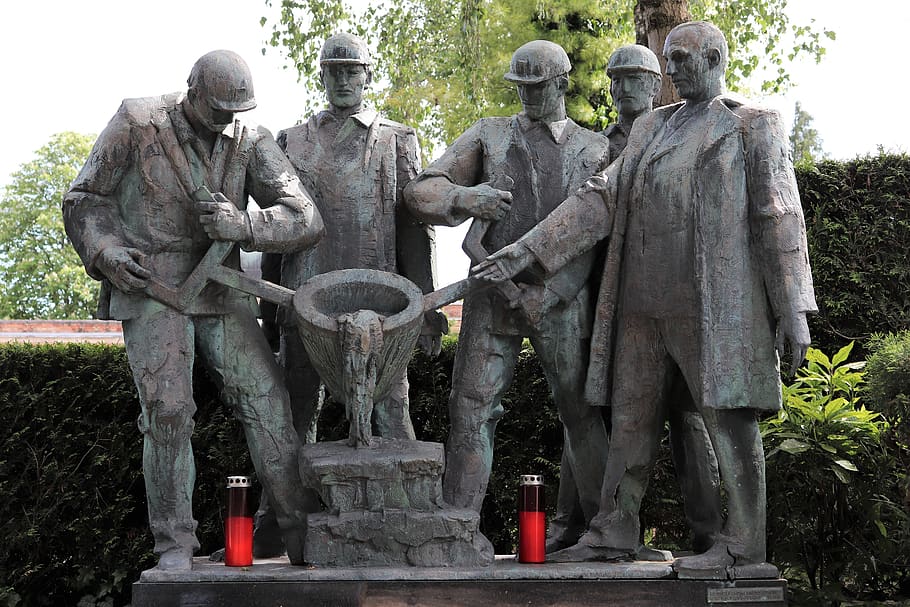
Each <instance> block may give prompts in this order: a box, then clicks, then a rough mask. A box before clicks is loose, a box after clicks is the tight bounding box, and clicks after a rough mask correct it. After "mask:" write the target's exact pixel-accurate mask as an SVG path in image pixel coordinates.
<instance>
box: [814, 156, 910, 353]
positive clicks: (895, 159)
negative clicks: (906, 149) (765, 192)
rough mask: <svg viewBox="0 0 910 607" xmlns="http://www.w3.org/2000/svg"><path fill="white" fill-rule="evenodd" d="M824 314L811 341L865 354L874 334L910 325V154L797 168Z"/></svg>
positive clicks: (816, 321)
mask: <svg viewBox="0 0 910 607" xmlns="http://www.w3.org/2000/svg"><path fill="white" fill-rule="evenodd" d="M796 179H797V182H798V184H799V192H800V197H801V199H802V203H803V208H804V209H805V214H806V230H807V232H808V239H809V258H810V262H811V263H812V273H813V277H814V279H815V295H816V299H817V300H818V304H819V314H818V315H817V316H815V317H813V318H812V319H810V328H811V330H812V341H813V345H815V346H816V347H817V348H819V349H821V350H823V351H824V352H836V351H837V350H839V349H840V348H841V347H843V346H845V345H847V343H849V342H850V341H854V340H855V341H856V342H857V350H858V351H857V353H858V354H860V355H863V354H865V352H866V348H865V342H866V341H867V340H868V339H869V337H870V336H871V335H872V334H873V333H887V332H889V331H900V330H903V329H910V256H908V255H907V252H908V251H910V156H907V155H906V154H880V155H878V156H866V157H862V158H857V159H855V160H851V161H848V162H838V161H833V160H826V161H823V162H819V163H818V164H817V165H808V166H801V167H797V171H796Z"/></svg>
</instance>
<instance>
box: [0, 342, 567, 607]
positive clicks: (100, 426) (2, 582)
mask: <svg viewBox="0 0 910 607" xmlns="http://www.w3.org/2000/svg"><path fill="white" fill-rule="evenodd" d="M454 350H455V341H454V340H448V341H447V342H446V344H445V347H444V349H443V352H442V355H441V356H440V357H439V358H438V359H437V360H435V361H430V360H428V359H427V358H426V357H424V356H423V355H421V354H420V353H417V354H416V355H415V359H414V361H412V364H411V367H410V377H411V386H412V394H413V400H412V403H411V412H412V418H413V420H414V425H415V429H416V431H417V434H418V436H419V437H420V438H421V439H424V440H434V441H440V442H442V441H444V440H445V435H446V432H447V420H448V414H447V412H446V401H447V398H448V392H449V387H450V380H449V378H450V375H451V368H452V362H453V358H454ZM514 386H516V388H513V389H512V390H511V391H510V392H509V393H508V394H507V395H506V397H505V401H506V406H508V407H509V409H510V410H511V412H510V414H509V415H506V416H505V418H504V419H503V420H502V421H501V423H500V426H499V431H498V432H497V460H496V465H495V470H494V473H493V478H492V479H491V483H490V487H491V490H490V495H489V497H488V498H487V500H486V503H485V505H484V510H483V529H484V531H485V532H486V533H487V534H488V535H489V537H490V539H491V540H492V541H493V542H494V545H495V546H496V548H497V551H499V552H509V551H511V550H512V546H513V544H514V541H515V537H514V535H515V528H516V525H517V522H516V515H515V507H516V506H515V498H516V494H517V482H518V476H519V475H520V474H523V473H529V472H542V473H544V474H545V475H547V477H548V490H549V493H550V495H549V501H550V504H551V505H552V504H554V503H555V499H556V498H555V488H556V483H557V480H556V476H555V475H556V471H557V469H558V462H559V455H560V449H561V446H560V445H561V437H562V431H561V427H560V422H559V420H558V418H557V416H556V413H555V409H554V406H553V404H552V403H551V401H550V399H549V397H548V391H547V387H546V382H545V380H544V379H543V376H542V372H541V370H540V368H539V366H538V364H537V361H536V359H535V358H534V357H533V355H531V354H530V353H529V352H524V353H522V358H521V362H520V363H519V365H518V370H517V372H516V381H515V382H514ZM517 386H520V387H521V389H519V388H517ZM194 388H195V394H196V401H197V406H198V412H197V414H196V429H195V433H194V437H193V448H194V451H195V456H196V462H197V468H198V477H197V482H196V491H195V494H194V510H195V513H196V517H197V518H198V520H199V539H200V542H201V544H202V550H201V553H202V554H204V553H208V552H211V551H212V550H215V549H216V548H218V547H220V546H221V542H222V519H221V516H222V514H221V507H222V505H221V498H222V489H221V488H222V487H223V485H224V478H225V476H227V475H228V474H238V473H252V472H253V468H252V465H251V463H250V460H249V456H248V454H247V452H246V446H245V443H244V439H243V434H242V431H241V429H240V425H239V423H237V422H236V421H235V420H234V419H233V418H232V417H231V415H230V412H229V410H228V409H227V408H226V407H224V406H222V405H221V404H220V403H219V402H218V400H217V396H216V389H215V387H214V385H213V384H212V383H211V381H210V380H209V379H208V378H207V376H206V373H205V371H204V369H203V368H202V367H201V366H198V367H197V369H196V382H195V387H194ZM138 413H139V403H138V400H137V398H136V395H135V390H134V387H133V383H132V377H131V375H130V371H129V368H128V365H127V361H126V356H125V353H124V350H123V348H121V347H113V346H99V345H66V346H27V345H3V346H0V496H2V497H0V504H2V505H0V521H2V523H0V524H2V527H0V531H2V533H3V537H4V538H5V542H4V544H3V548H2V549H0V605H17V604H19V605H28V606H30V607H31V606H43V605H77V604H79V605H82V606H86V607H87V606H90V605H96V604H97V605H104V604H113V605H121V604H125V603H126V602H128V601H129V596H130V586H129V585H130V584H131V583H132V582H133V581H135V580H136V579H137V578H138V575H139V572H141V571H142V570H143V569H146V568H148V567H151V566H153V565H154V563H155V559H154V557H153V555H152V553H151V547H152V539H151V535H150V533H149V532H148V523H147V520H146V509H145V488H144V485H143V481H142V473H141V451H142V438H141V435H140V434H139V431H138V429H137V427H136V419H137V416H138ZM320 434H321V439H339V438H342V437H343V436H346V434H347V429H346V425H345V422H344V412H343V407H341V406H340V405H338V404H332V403H327V405H326V407H325V409H324V412H323V417H322V420H321V425H320ZM80 601H81V602H80ZM105 601H107V602H105Z"/></svg>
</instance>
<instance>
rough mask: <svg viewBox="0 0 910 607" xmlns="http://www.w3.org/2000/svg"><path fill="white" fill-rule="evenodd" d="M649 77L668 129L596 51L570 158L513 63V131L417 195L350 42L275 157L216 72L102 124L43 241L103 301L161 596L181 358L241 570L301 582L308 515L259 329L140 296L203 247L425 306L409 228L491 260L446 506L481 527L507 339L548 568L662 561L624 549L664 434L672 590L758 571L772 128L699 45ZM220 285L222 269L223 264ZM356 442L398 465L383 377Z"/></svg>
mask: <svg viewBox="0 0 910 607" xmlns="http://www.w3.org/2000/svg"><path fill="white" fill-rule="evenodd" d="M663 55H664V57H665V59H666V74H665V76H666V77H667V78H670V79H671V80H672V82H673V84H674V85H675V87H676V89H677V91H678V92H679V95H680V97H681V98H682V102H681V103H679V104H675V105H671V106H665V107H661V108H658V109H652V98H653V97H654V95H655V94H656V93H657V92H658V91H659V89H660V83H661V78H662V76H663V75H662V74H661V69H660V63H659V62H658V59H657V57H656V56H655V55H654V53H652V52H651V51H650V50H648V49H647V48H646V47H642V46H636V45H629V46H624V47H621V48H619V49H617V50H616V51H615V52H614V53H613V54H612V56H611V57H610V59H609V64H608V75H609V76H610V79H611V85H610V92H611V95H612V98H613V100H614V103H615V106H616V109H617V113H618V121H617V123H616V124H613V125H611V126H610V127H608V128H607V129H606V130H605V131H603V132H602V133H595V132H593V131H590V130H588V129H585V128H583V127H581V126H579V125H578V124H576V123H575V122H573V121H572V119H571V118H569V117H568V116H567V115H566V108H565V94H566V91H567V89H568V85H569V74H570V71H571V64H570V61H569V58H568V56H567V55H566V53H565V51H564V50H563V49H562V48H561V47H560V46H558V45H556V44H554V43H552V42H547V41H542V40H537V41H533V42H529V43H527V44H525V45H523V46H521V47H520V48H518V49H517V50H516V51H515V53H514V54H513V56H512V60H511V64H510V68H509V71H508V72H507V73H506V74H505V78H506V80H508V81H509V82H511V83H513V84H514V85H515V87H516V89H517V93H518V96H519V98H520V100H521V104H522V111H521V112H520V113H519V114H516V115H514V116H511V117H494V118H484V119H481V120H479V121H478V122H477V123H475V124H474V125H473V126H471V127H470V128H469V129H468V130H467V131H465V132H464V133H463V134H462V135H461V136H460V137H459V138H458V139H457V140H456V141H455V142H454V143H453V144H452V145H451V146H450V147H449V148H448V149H447V150H446V151H445V153H444V154H443V155H442V156H441V157H440V158H439V159H438V160H436V161H435V162H433V163H432V164H431V165H430V166H428V167H426V168H425V169H423V170H422V171H421V168H420V160H419V151H418V147H417V138H416V135H415V132H414V130H413V129H412V128H410V127H408V126H405V125H402V124H399V123H396V122H392V121H390V120H387V119H386V118H384V117H382V116H381V115H379V114H378V113H377V112H375V111H374V110H371V109H369V108H368V107H366V106H365V104H364V102H363V93H364V89H365V88H366V87H367V86H369V84H370V82H371V80H372V70H371V58H370V54H369V50H368V48H367V46H366V45H365V44H364V42H363V41H362V40H360V39H359V38H357V37H356V36H353V35H351V34H337V35H335V36H332V37H331V38H329V39H328V40H326V42H325V44H324V46H323V48H322V52H321V54H320V59H319V61H320V70H321V71H320V79H321V81H322V84H323V85H324V87H325V93H326V97H327V100H328V107H327V108H326V109H325V110H323V111H322V112H319V113H318V114H316V115H314V116H311V117H309V118H308V119H307V120H306V121H305V122H304V123H302V124H300V125H298V126H294V127H291V128H288V129H286V130H283V131H281V132H279V134H278V137H277V140H276V139H275V138H273V137H272V135H271V134H270V133H269V132H268V131H267V130H265V129H263V128H261V127H258V128H257V127H254V126H245V127H244V126H241V123H240V122H239V121H237V120H235V116H236V115H237V114H238V113H241V112H244V111H247V110H250V109H252V108H253V107H255V105H256V101H255V97H254V93H253V82H252V77H251V75H250V73H249V69H248V67H247V66H246V64H245V63H244V62H243V60H242V59H241V58H240V57H238V56H237V55H236V54H234V53H232V52H230V51H214V52H212V53H209V54H207V55H205V56H203V57H202V58H200V59H199V60H198V61H197V62H196V64H195V65H194V66H193V68H192V71H191V73H190V77H189V80H188V83H187V84H188V88H187V91H186V92H185V93H174V94H168V95H162V96H159V97H149V98H143V99H127V100H125V101H124V102H123V104H122V105H121V107H120V109H119V110H118V112H117V114H116V115H115V116H114V118H113V119H112V120H111V122H110V124H109V125H108V126H107V128H106V129H105V130H104V132H103V133H102V134H101V135H100V137H99V138H98V141H97V142H96V144H95V147H94V149H93V150H92V153H91V156H90V157H89V159H88V161H87V162H86V164H85V166H84V167H83V169H82V171H81V172H80V173H79V176H78V177H77V178H76V180H75V181H74V183H73V185H72V187H71V189H70V191H69V192H68V193H67V195H66V197H65V200H64V202H63V214H64V219H65V224H66V228H67V234H68V235H69V237H70V239H71V240H72V242H73V244H74V246H75V248H76V250H77V251H78V253H79V255H80V256H81V258H82V260H83V262H84V264H85V268H86V271H87V272H88V273H89V274H90V275H91V276H92V277H94V278H96V279H98V280H100V281H102V285H103V287H102V301H101V302H100V305H99V315H100V317H102V318H111V319H118V320H121V321H122V322H123V332H124V341H125V344H126V349H127V353H128V357H129V363H130V367H131V369H132V372H133V375H134V379H135V383H136V387H137V390H138V392H139V397H140V403H141V415H140V417H139V429H140V431H141V432H142V434H143V437H144V444H143V471H144V476H145V483H146V491H147V496H148V509H149V522H150V526H151V530H152V533H153V536H154V539H155V552H156V553H157V554H158V555H159V564H158V567H159V568H161V569H172V570H185V569H189V568H191V567H192V556H193V552H194V551H195V550H196V549H197V548H198V541H197V539H196V535H195V528H196V521H195V520H194V518H193V513H192V500H191V497H192V491H193V485H194V482H195V467H194V460H193V452H192V446H191V442H190V438H191V435H192V431H193V414H194V411H195V405H194V401H193V394H192V377H191V373H192V366H193V361H194V358H195V356H197V355H199V356H200V357H201V359H202V361H203V362H204V363H205V364H206V366H207V368H208V369H209V371H210V372H211V375H212V376H213V377H214V378H215V379H216V381H217V382H218V383H219V386H220V388H221V390H222V396H223V398H224V401H225V402H226V403H228V404H229V405H230V406H231V407H232V408H233V410H234V412H235V415H236V416H237V418H238V419H239V420H240V422H241V423H242V424H243V428H244V431H245V434H246V438H247V443H248V446H249V449H250V452H251V455H252V459H253V463H254V465H255V467H256V472H257V474H258V478H259V480H260V482H261V484H262V488H263V498H262V503H261V505H260V511H259V513H258V519H257V526H256V534H255V548H254V550H255V553H256V554H257V556H273V555H277V554H281V553H283V552H286V553H287V556H288V558H289V560H290V562H291V563H292V564H303V563H304V545H305V542H306V529H307V527H306V521H307V514H308V513H311V512H315V511H317V510H318V509H319V508H320V504H319V499H318V497H317V496H316V494H315V492H314V490H313V488H312V487H304V486H303V485H302V483H301V481H300V478H299V475H298V473H297V470H296V454H297V451H298V449H299V446H300V444H301V443H302V442H307V441H310V442H312V441H314V440H315V438H316V421H317V418H318V415H319V410H320V408H321V406H322V399H323V394H324V388H323V386H322V385H321V382H320V379H319V376H318V374H317V373H316V371H315V370H314V369H313V367H312V365H311V364H310V362H309V360H308V358H307V353H306V351H305V349H304V347H303V344H302V340H301V337H300V335H299V333H298V329H297V327H296V326H294V325H293V323H292V322H291V321H290V319H289V317H288V315H287V313H286V311H284V310H282V309H280V308H279V309H275V308H268V307H266V306H263V307H262V320H263V326H262V327H260V324H259V322H258V321H257V316H259V315H260V310H259V306H258V303H257V301H256V299H255V298H254V297H252V296H249V295H245V294H242V293H240V292H238V291H234V290H232V289H230V288H227V287H224V286H220V285H215V284H210V285H208V286H206V287H205V288H204V289H203V291H202V292H201V294H200V295H199V296H198V297H197V298H196V299H195V300H194V301H193V302H192V303H191V304H190V305H188V306H187V307H186V308H185V309H181V310H177V309H174V308H173V307H171V306H169V305H168V304H166V303H162V302H161V301H159V300H157V299H155V298H154V297H153V296H152V295H150V292H152V291H151V290H150V287H149V285H150V284H152V283H153V282H155V281H158V282H164V283H166V284H168V285H172V286H177V285H180V284H181V283H182V282H183V281H184V280H185V279H186V278H187V276H189V275H190V273H191V272H192V270H193V269H194V267H195V266H196V265H197V264H198V263H199V261H200V260H201V259H202V257H203V256H204V255H205V253H206V251H207V250H208V248H209V246H210V245H211V244H212V241H222V242H230V243H237V244H239V245H240V246H241V247H242V248H243V249H245V250H250V251H261V252H263V253H264V255H263V277H264V278H266V279H267V280H271V281H272V282H276V283H280V284H281V285H284V286H286V287H289V288H291V289H296V288H297V287H299V286H300V285H301V284H303V283H304V282H305V281H306V280H308V279H310V278H312V277H313V276H316V275H319V274H322V273H325V272H329V271H333V270H339V269H349V268H358V269H373V270H383V271H387V272H394V273H397V274H401V275H403V276H405V277H406V278H408V279H410V280H411V281H413V282H414V283H416V284H417V285H418V286H419V287H420V288H421V290H423V291H424V292H425V293H426V292H429V291H432V290H433V288H434V267H433V265H434V255H435V252H434V250H433V247H434V234H433V228H432V226H433V225H448V226H454V225H458V224H460V223H462V222H465V221H468V220H473V221H474V222H477V223H478V226H479V227H481V230H482V233H483V238H482V243H483V247H482V248H483V249H485V250H486V251H489V252H491V253H492V254H490V255H488V256H484V255H479V254H475V255H472V256H473V257H474V258H473V259H472V261H473V262H474V264H475V265H474V267H473V268H472V269H471V273H472V275H473V276H475V277H477V278H478V279H480V280H484V281H490V282H493V283H495V286H494V287H492V288H489V289H486V290H482V291H477V292H473V293H470V294H469V295H467V296H466V297H465V300H464V307H463V319H462V328H461V334H460V337H459V341H458V347H457V351H456V355H455V366H454V370H453V378H452V392H451V394H450V397H449V403H448V410H449V425H450V429H449V436H448V440H447V442H446V446H445V452H446V468H445V474H444V477H443V497H444V499H445V501H446V502H447V503H448V504H451V505H452V506H454V507H459V508H470V509H474V510H476V511H478V512H479V511H480V508H481V505H482V503H483V499H484V495H485V493H486V489H487V483H488V480H489V477H490V471H491V467H492V465H493V445H494V436H495V429H496V425H497V422H498V420H499V419H500V418H501V417H502V415H503V414H504V413H505V410H504V408H503V406H502V402H501V399H502V396H503V394H504V392H505V391H506V389H507V388H508V387H509V384H510V383H511V381H512V377H513V373H514V370H515V364H516V360H517V356H518V353H519V351H520V349H521V345H522V341H523V339H525V338H527V339H529V340H530V342H531V344H532V345H533V347H534V350H535V352H536V353H537V355H538V357H539V358H540V362H541V365H542V367H543V369H544V373H545V375H546V378H547V381H548V383H549V386H550V390H551V392H552V395H553V398H554V400H555V402H556V406H557V408H558V412H559V417H560V419H561V421H562V422H563V425H564V438H565V442H564V448H563V458H562V463H561V469H560V486H559V499H558V504H557V514H556V517H555V518H554V520H552V521H551V524H550V528H549V531H548V537H547V552H548V557H547V560H548V561H554V562H563V561H585V560H598V561H611V560H635V559H638V560H666V559H668V558H670V556H669V555H668V554H667V553H666V552H664V551H660V550H654V549H651V548H649V547H647V546H644V545H642V541H641V537H642V534H641V529H640V525H639V507H640V504H641V500H642V496H643V495H644V493H645V491H646V489H647V485H648V480H649V477H650V473H651V469H652V467H653V465H654V462H655V458H656V455H657V448H658V445H659V442H660V440H661V435H662V432H663V429H664V427H665V422H667V421H669V427H670V432H671V445H672V452H673V459H674V463H675V465H676V470H677V475H678V477H679V482H680V486H681V489H682V494H683V497H684V502H685V512H686V518H687V520H688V522H689V525H690V527H691V529H692V532H693V545H692V548H693V551H694V554H692V555H689V556H684V557H681V558H679V559H677V560H676V562H675V567H676V568H677V570H678V571H694V572H699V571H707V572H711V571H718V570H720V571H722V570H725V569H727V568H730V567H739V568H748V567H750V566H761V565H762V564H763V563H764V561H765V518H766V514H765V493H764V492H765V478H764V455H763V451H762V444H761V437H760V434H759V431H758V423H757V415H758V414H759V413H760V412H763V411H773V410H775V409H778V408H779V407H780V406H781V391H780V355H781V354H782V353H783V352H784V351H785V349H787V348H789V350H790V352H791V358H792V361H793V364H794V365H797V364H799V363H800V362H801V361H802V359H803V357H804V355H805V352H806V349H807V348H808V345H809V331H808V326H807V323H806V314H807V313H811V312H814V311H815V310H816V304H815V300H814V294H813V287H812V277H811V271H810V268H809V262H808V254H807V249H806V236H805V226H804V220H803V215H802V210H801V207H800V201H799V195H798V193H797V189H796V183H795V178H794V175H793V168H792V164H791V161H790V158H789V156H788V145H787V138H786V135H785V133H784V130H783V126H782V122H781V119H780V117H779V116H778V115H777V114H776V113H774V112H771V111H767V110H764V109H761V108H759V107H756V106H754V105H751V104H749V103H748V102H745V101H743V100H741V99H736V98H734V97H731V96H728V95H726V94H725V93H724V73H725V69H726V65H727V60H728V49H727V45H726V42H725V40H724V36H723V34H722V33H721V32H720V31H719V30H718V29H717V28H716V27H714V26H713V25H711V24H708V23H705V22H693V23H686V24H682V25H680V26H678V27H676V28H675V29H674V30H672V31H671V32H670V34H669V35H668V37H667V40H666V44H665V46H664V49H663ZM229 127H230V128H229ZM200 192H202V193H205V192H214V193H215V195H214V196H205V195H201V194H200ZM250 197H252V198H253V199H254V200H255V201H256V203H257V206H255V207H248V206H247V203H248V200H249V198H250ZM474 253H476V251H475V252H474ZM226 264H227V265H228V266H234V267H239V256H238V252H237V250H236V247H235V248H234V251H233V253H232V254H231V256H229V257H228V260H227V261H226ZM263 329H265V331H263ZM444 330H445V319H444V318H443V317H441V316H440V315H439V314H438V313H436V312H429V313H427V314H426V315H425V318H424V329H423V331H422V335H421V339H420V342H419V344H418V345H419V346H420V347H421V348H423V349H424V350H425V351H427V352H429V353H434V352H438V351H439V343H440V335H441V333H442V332H444ZM266 334H269V335H270V336H271V337H272V344H270V343H269V339H267V337H266ZM272 346H275V348H274V349H276V350H277V351H278V356H277V360H276V357H275V355H274V354H273V347H272ZM373 426H374V429H375V431H376V433H377V435H379V436H382V437H389V438H400V439H414V438H415V434H414V428H413V426H412V424H411V420H410V416H409V411H408V380H407V376H406V374H404V373H403V374H402V375H401V377H400V378H398V379H397V380H396V382H395V387H394V388H393V389H392V391H391V392H390V394H389V395H388V396H387V397H386V398H384V399H383V400H382V401H380V402H377V403H376V406H375V409H374V412H373ZM722 496H724V499H722ZM724 504H725V508H724Z"/></svg>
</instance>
